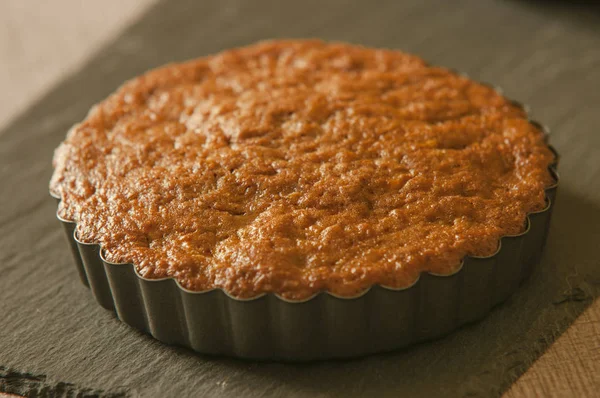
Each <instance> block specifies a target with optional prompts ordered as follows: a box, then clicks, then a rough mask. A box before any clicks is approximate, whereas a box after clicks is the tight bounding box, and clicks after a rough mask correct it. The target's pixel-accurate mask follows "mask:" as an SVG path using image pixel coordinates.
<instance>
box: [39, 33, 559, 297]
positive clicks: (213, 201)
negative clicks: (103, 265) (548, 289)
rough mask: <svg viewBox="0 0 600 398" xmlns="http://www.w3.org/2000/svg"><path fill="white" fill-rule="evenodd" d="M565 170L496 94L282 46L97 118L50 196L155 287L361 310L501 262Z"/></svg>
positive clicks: (179, 75) (249, 51)
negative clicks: (496, 259)
mask: <svg viewBox="0 0 600 398" xmlns="http://www.w3.org/2000/svg"><path fill="white" fill-rule="evenodd" d="M553 160H554V156H553V153H552V152H551V151H550V149H549V148H548V146H547V145H546V143H545V139H544V134H543V132H542V131H540V129H539V127H537V126H536V125H534V124H531V123H530V122H529V121H528V119H527V115H526V114H525V112H524V111H523V110H522V109H521V108H520V107H519V106H517V105H515V104H514V103H512V102H511V101H510V100H508V99H506V98H504V97H503V96H502V95H500V94H499V93H498V92H496V91H495V90H494V89H493V88H491V87H489V86H487V85H483V84H480V83H477V82H474V81H472V80H469V79H468V78H466V77H464V76H460V75H458V74H456V73H454V72H451V71H449V70H447V69H444V68H440V67H434V66H429V65H427V64H426V63H425V62H424V61H423V60H422V59H420V58H418V57H416V56H413V55H409V54H406V53H403V52H400V51H393V50H383V49H371V48H365V47H361V46H356V45H349V44H344V43H327V42H322V41H318V40H279V41H269V42H261V43H258V44H254V45H251V46H248V47H243V48H238V49H233V50H228V51H224V52H222V53H219V54H216V55H212V56H208V57H204V58H199V59H196V60H192V61H188V62H185V63H180V64H172V65H167V66H165V67H162V68H159V69H156V70H153V71H150V72H148V73H146V74H144V75H142V76H140V77H137V78H135V79H133V80H131V81H129V82H127V83H126V84H124V85H123V86H122V87H121V88H119V89H118V90H117V92H116V93H115V94H113V95H111V96H110V97H109V98H107V99H106V100H104V101H103V102H101V103H99V104H98V105H96V106H94V107H93V108H92V110H91V111H90V112H89V114H88V116H87V117H86V119H85V120H84V121H82V122H81V123H79V124H77V125H75V126H74V127H73V128H72V129H71V130H70V131H69V133H68V135H67V138H66V139H65V141H64V142H63V143H62V144H61V145H60V146H59V147H58V148H57V149H56V152H55V156H54V162H53V164H54V168H55V170H54V174H53V177H52V180H51V182H50V191H51V192H52V193H53V194H54V195H56V196H57V197H59V198H60V199H61V202H60V205H59V215H60V216H61V217H62V218H64V219H67V220H71V221H74V222H76V223H77V236H78V239H79V240H81V241H83V242H87V243H99V244H101V245H102V248H103V255H104V257H105V258H106V259H107V260H108V261H110V262H115V263H132V264H134V265H135V267H136V269H137V271H138V273H139V274H140V275H141V276H143V277H146V278H151V279H153V278H163V277H173V278H175V279H176V280H177V281H178V282H179V283H180V284H181V285H182V286H183V287H184V288H186V289H189V290H192V291H204V290H208V289H213V288H221V289H223V290H225V291H226V292H228V293H229V294H231V295H233V296H236V297H242V298H250V297H253V296H256V295H258V294H261V293H270V292H272V293H276V294H278V295H280V296H282V297H285V298H288V299H304V298H307V297H310V296H311V295H313V294H315V293H317V292H319V291H329V292H331V293H334V294H337V295H340V296H352V295H355V294H358V293H360V292H362V291H364V290H365V289H368V288H369V287H371V286H372V285H374V284H381V285H384V286H389V287H395V288H401V287H406V286H409V285H411V284H412V283H414V281H415V280H416V279H417V278H418V275H419V274H420V273H421V272H425V271H428V272H433V273H436V274H450V273H453V272H454V271H456V270H457V269H458V267H459V266H460V264H461V260H462V258H463V257H464V256H466V255H475V256H487V255H492V254H494V252H495V251H496V250H497V248H498V242H499V238H500V237H502V236H504V235H511V234H518V233H520V232H522V231H523V230H524V228H525V225H526V215H527V213H528V212H533V211H538V210H541V209H543V208H544V207H545V206H546V203H545V191H544V190H545V188H547V187H548V186H549V185H551V184H552V182H553V181H552V176H551V175H550V172H549V170H548V167H549V165H550V164H551V163H552V162H553Z"/></svg>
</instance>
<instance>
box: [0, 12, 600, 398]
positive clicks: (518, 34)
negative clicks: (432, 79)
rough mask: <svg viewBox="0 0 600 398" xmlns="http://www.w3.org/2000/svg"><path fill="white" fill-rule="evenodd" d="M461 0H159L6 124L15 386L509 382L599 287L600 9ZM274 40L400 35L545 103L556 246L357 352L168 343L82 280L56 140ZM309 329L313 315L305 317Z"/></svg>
mask: <svg viewBox="0 0 600 398" xmlns="http://www.w3.org/2000/svg"><path fill="white" fill-rule="evenodd" d="M567 3H569V2H557V1H553V2H543V1H539V2H536V1H517V0H512V1H509V0H505V1H501V0H496V1H492V0H485V1H482V0H462V1H452V2H450V1H442V0H439V1H433V0H428V1H419V0H410V1H397V0H384V1H379V2H376V3H375V2H372V3H371V2H368V1H365V2H348V1H324V0H320V1H317V0H303V1H266V0H264V1H263V0H260V1H244V0H221V1H219V0H208V1H203V2H196V1H191V0H190V1H171V2H167V1H162V2H160V3H158V4H157V6H156V7H154V8H153V9H152V10H151V11H149V13H148V14H147V15H145V16H144V17H143V18H142V19H141V20H140V21H139V22H138V23H136V24H134V25H133V26H132V27H130V28H129V29H128V30H127V31H126V32H125V33H124V34H123V35H122V36H121V37H120V38H119V39H118V40H116V41H115V42H114V43H112V44H110V45H108V46H107V47H106V48H104V49H103V50H102V51H101V52H100V53H99V54H98V55H97V56H96V57H95V58H94V59H93V60H91V61H90V62H89V63H88V64H87V65H86V66H85V67H84V68H83V69H82V70H81V71H79V72H77V73H75V74H74V75H73V76H71V77H70V78H68V79H67V80H65V81H63V82H61V83H60V84H59V85H58V86H57V87H56V88H55V89H54V90H53V91H52V92H50V93H49V94H48V95H46V96H45V97H44V98H42V99H41V100H40V101H39V102H38V103H37V104H36V105H35V106H33V107H32V108H31V109H30V110H29V111H27V112H26V113H25V114H23V115H22V116H21V117H19V118H18V119H17V120H15V121H14V123H13V124H12V125H11V126H9V127H8V128H7V129H6V130H5V131H2V132H1V133H0V181H1V183H2V184H1V185H0V187H1V188H0V205H1V206H0V209H1V210H0V391H6V392H14V393H21V394H29V395H30V396H34V395H35V396H61V395H62V396H75V395H77V394H79V396H134V397H135V396H144V397H146V396H181V397H186V396H244V397H271V396H293V397H308V396H323V397H325V396H390V397H398V396H497V395H500V394H501V393H502V392H503V391H504V390H506V388H507V387H508V386H509V385H510V383H511V382H513V381H514V380H515V379H516V378H517V377H518V376H519V375H520V374H521V373H522V372H524V371H525V370H526V369H527V367H528V366H529V365H530V364H531V363H532V362H533V361H534V360H535V358H537V357H538V356H539V355H540V353H542V352H543V351H544V350H545V349H546V348H547V347H548V346H549V344H551V342H552V341H554V339H555V338H556V337H557V336H559V335H560V334H561V333H562V332H563V331H564V330H565V329H566V327H567V326H568V325H569V324H570V323H571V322H572V321H573V320H574V319H575V318H576V317H577V315H578V314H580V313H581V312H582V311H583V310H584V309H585V308H586V307H587V306H588V305H589V304H590V303H591V301H592V299H593V297H595V296H597V295H598V293H600V255H599V254H598V242H600V132H599V131H600V8H599V7H597V6H587V5H585V4H582V3H576V4H573V3H572V2H570V4H567ZM273 37H321V38H325V39H336V40H345V41H350V42H354V43H361V44H365V45H372V46H384V47H392V48H400V49H403V50H406V51H410V52H414V53H417V54H420V55H422V56H423V57H424V58H426V59H428V60H430V61H431V62H432V63H435V64H440V65H444V66H448V67H453V68H456V69H458V70H461V71H464V72H466V73H468V74H469V75H470V76H472V77H473V78H476V79H478V80H483V81H488V82H493V83H494V84H497V85H499V86H501V87H503V88H504V90H505V93H506V94H507V95H508V96H509V97H511V98H514V99H518V100H520V101H521V102H525V103H527V104H529V105H531V107H532V109H533V110H534V112H533V116H534V118H535V119H537V120H540V121H542V122H543V123H545V124H547V125H549V126H550V127H551V128H552V130H553V131H554V132H553V135H552V138H551V142H552V143H553V144H554V145H555V146H556V148H557V149H558V151H559V152H560V153H561V155H562V159H561V163H560V165H559V171H560V174H561V186H560V188H559V193H558V203H557V205H556V208H555V212H554V216H553V224H552V227H551V231H550V236H549V241H548V245H547V249H546V252H545V255H544V257H543V259H542V261H541V263H540V264H539V265H538V266H537V268H536V270H535V271H534V275H533V276H532V278H530V280H528V281H527V282H526V283H525V284H524V285H523V286H522V288H521V289H520V290H519V291H518V292H517V294H515V295H514V296H513V297H512V298H511V299H510V300H509V301H508V302H507V303H506V304H505V305H502V306H500V307H498V308H497V309H496V310H494V311H493V312H492V314H490V316H489V317H488V318H487V319H485V320H484V321H483V322H480V323H478V324H474V325H470V326H467V327H465V328H463V329H461V330H459V331H458V332H456V333H453V334H451V335H449V336H448V337H446V338H443V339H441V340H437V341H434V342H431V343H426V344H421V345H418V346H416V347H413V348H409V349H406V350H403V351H400V352H395V353H390V354H384V355H375V356H371V357H368V358H363V359H356V360H350V361H330V362H319V363H309V364H300V365H298V364H296V365H291V364H281V363H264V362H261V363H255V362H248V361H239V360H235V359H227V358H210V357H204V356H200V355H196V354H194V353H192V352H190V351H187V350H184V349H180V348H174V347H169V346H164V345H162V344H160V343H158V342H156V341H154V340H153V339H151V338H150V337H148V336H145V335H142V334H141V333H138V332H137V331H135V330H133V329H131V328H129V327H128V326H126V325H124V324H122V323H120V322H119V321H118V320H117V319H116V318H115V317H114V316H113V315H112V314H111V313H109V312H107V311H105V310H103V309H101V308H100V307H99V306H98V305H96V304H95V302H94V301H93V298H92V296H91V294H90V292H89V291H88V290H87V289H86V288H84V287H83V285H81V283H80V282H79V279H78V276H77V274H76V271H75V268H74V267H73V266H72V264H71V258H70V254H69V252H68V249H67V246H66V243H65V242H64V240H63V236H62V231H61V230H60V225H59V223H58V221H56V220H55V218H54V213H55V207H56V205H55V203H54V201H53V200H51V199H50V198H49V196H48V194H47V182H48V179H49V177H50V174H51V166H50V162H51V157H52V151H53V149H54V147H56V146H57V145H58V143H59V142H60V141H61V140H62V138H63V137H64V134H65V133H66V131H67V130H68V128H69V127H70V125H72V124H73V123H75V122H77V121H79V120H81V119H82V118H83V117H84V116H85V113H86V111H87V109H89V107H90V106H91V105H92V104H93V103H95V102H97V101H99V100H101V99H102V98H103V97H105V96H106V95H108V94H109V93H110V92H111V91H112V90H114V89H115V88H116V87H117V86H118V85H119V84H120V83H121V82H122V81H124V80H125V79H127V78H129V77H132V76H134V75H136V74H138V73H141V72H142V71H144V70H146V69H148V68H151V67H154V66H157V65H160V64H163V63H166V62H169V61H177V60H184V59H189V58H193V57H196V56H200V55H204V54H208V53H212V52H216V51H218V50H221V49H224V48H227V47H231V46H237V45H244V44H247V43H251V42H253V41H256V40H259V39H265V38H273ZM307 327H310V325H308V326H307Z"/></svg>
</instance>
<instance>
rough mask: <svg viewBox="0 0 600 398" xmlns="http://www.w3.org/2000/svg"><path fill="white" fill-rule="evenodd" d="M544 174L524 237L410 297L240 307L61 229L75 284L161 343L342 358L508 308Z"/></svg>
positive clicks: (535, 242) (535, 225) (549, 197)
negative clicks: (144, 272) (143, 269)
mask: <svg viewBox="0 0 600 398" xmlns="http://www.w3.org/2000/svg"><path fill="white" fill-rule="evenodd" d="M531 123H533V124H535V125H536V126H539V124H537V123H536V122H533V121H532V122H531ZM544 130H545V129H544ZM550 148H551V149H552V150H553V151H554V149H553V148H552V147H550ZM554 153H555V155H556V159H558V155H557V154H556V152H555V151H554ZM550 172H551V173H552V176H553V177H554V179H555V183H554V184H553V185H552V186H550V187H548V188H547V189H546V203H547V206H546V208H545V209H543V210H541V211H538V212H535V213H531V214H529V215H528V216H527V220H526V223H527V225H526V228H525V231H524V232H523V233H521V234H518V235H514V236H504V237H503V238H501V240H500V243H499V246H498V250H497V252H496V253H495V254H493V255H491V256H489V257H466V258H465V259H464V260H463V263H462V264H461V266H460V267H459V269H458V271H457V272H455V273H453V274H451V275H434V274H431V273H423V274H421V276H420V278H419V280H418V281H417V282H416V283H414V284H413V285H412V286H409V287H407V288H404V289H393V288H388V287H385V286H380V285H376V286H373V287H372V288H370V289H368V290H366V291H365V292H363V293H362V294H360V295H357V296H354V297H339V296H336V295H334V294H330V293H328V292H321V293H318V294H316V295H314V296H312V297H310V298H308V299H306V300H301V301H291V300H286V299H284V298H281V297H279V296H277V295H275V294H263V295H260V296H258V297H255V298H252V299H238V298H235V297H231V296H229V295H228V294H227V293H226V292H224V291H223V290H220V289H213V290H208V291H203V292H193V291H189V290H186V289H185V288H183V287H182V286H180V285H179V284H178V282H177V281H175V280H174V279H172V278H167V279H146V278H144V277H142V276H140V275H139V274H138V273H137V272H136V270H135V267H134V266H133V265H132V264H114V263H110V262H108V261H106V260H105V259H104V258H103V255H102V249H101V247H100V246H99V245H98V244H89V243H84V242H81V241H79V240H78V239H77V234H76V225H75V223H73V222H71V221H69V220H64V219H61V218H60V217H59V220H60V221H61V222H62V224H63V226H64V229H65V232H66V235H67V238H68V241H69V243H70V247H71V251H72V253H73V257H74V259H75V264H76V266H77V270H78V272H79V275H80V277H81V280H82V281H83V283H84V284H85V285H86V286H89V287H90V289H91V291H92V293H93V295H94V297H95V298H96V300H97V301H98V303H100V305H102V306H103V307H104V308H106V309H108V310H111V311H114V312H115V313H116V315H117V316H118V317H119V319H121V320H122V321H124V322H125V323H127V324H129V325H131V326H133V327H134V328H137V329H139V330H142V331H144V332H147V333H150V334H151V335H152V336H154V337H155V338H156V339H158V340H160V341H163V342H165V343H168V344H176V345H180V346H185V347H189V348H191V349H193V350H195V351H198V352H201V353H206V354H219V355H228V356H235V357H242V358H252V359H271V360H294V361H300V360H314V359H326V358H344V357H354V356H360V355H365V354H371V353H376V352H381V351H389V350H393V349H396V348H400V347H404V346H407V345H409V344H412V343H416V342H419V341H423V340H428V339H432V338H436V337H439V336H442V335H444V334H447V333H449V332H450V331H452V330H454V329H456V328H457V327H459V326H461V325H464V324H466V323H469V322H473V321H475V320H478V319H480V318H482V317H483V316H485V315H486V314H487V313H488V312H489V311H490V309H491V308H492V307H494V306H495V305H496V304H499V303H501V302H502V301H504V300H506V299H507V298H508V297H509V296H510V295H511V294H512V293H513V292H514V291H515V290H516V289H517V287H518V286H519V284H520V283H521V281H522V280H523V279H524V278H525V277H526V276H527V275H528V274H529V273H530V269H531V266H532V265H533V264H534V263H535V262H536V261H537V259H538V257H539V255H540V254H541V253H542V249H543V246H544V243H545V240H546V234H547V230H548V226H549V222H550V216H551V212H552V206H553V203H554V197H555V193H556V188H557V185H558V175H557V173H556V163H555V164H553V165H552V166H551V167H550Z"/></svg>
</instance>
